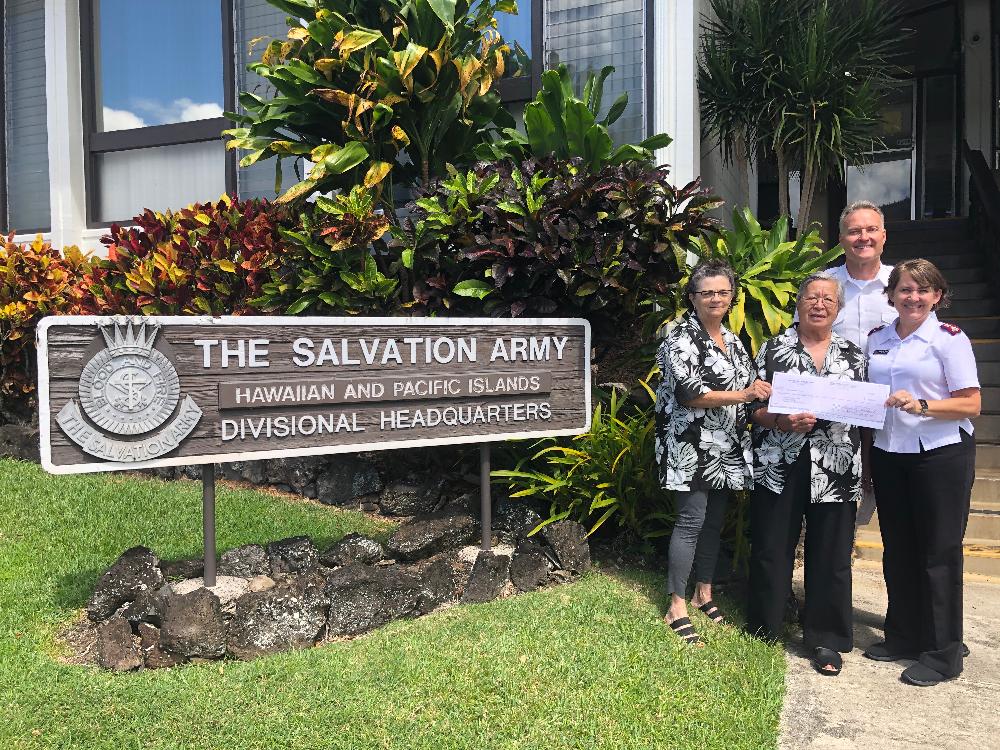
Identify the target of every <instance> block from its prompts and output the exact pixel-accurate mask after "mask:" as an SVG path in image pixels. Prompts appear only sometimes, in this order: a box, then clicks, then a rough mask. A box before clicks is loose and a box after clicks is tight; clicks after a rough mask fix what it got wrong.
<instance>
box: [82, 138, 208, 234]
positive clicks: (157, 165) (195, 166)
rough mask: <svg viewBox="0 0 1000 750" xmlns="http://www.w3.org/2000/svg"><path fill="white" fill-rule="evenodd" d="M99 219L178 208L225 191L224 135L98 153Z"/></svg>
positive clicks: (96, 162) (96, 164) (104, 220)
mask: <svg viewBox="0 0 1000 750" xmlns="http://www.w3.org/2000/svg"><path fill="white" fill-rule="evenodd" d="M94 166H95V168H96V170H97V174H98V176H99V177H98V186H99V187H98V204H97V216H96V217H95V218H96V220H97V221H100V222H108V221H126V220H128V219H130V218H131V217H133V216H136V215H137V214H140V213H142V211H143V209H146V208H151V209H153V210H154V211H164V210H166V209H168V208H169V209H174V210H176V209H179V208H183V207H184V206H187V205H189V204H191V203H194V202H196V201H214V200H217V199H218V198H219V196H220V195H222V194H223V193H224V192H226V155H225V146H224V144H223V143H222V141H204V142H202V143H184V144H181V145H179V146H158V147H156V148H141V149H134V150H132V151H112V152H109V153H106V154H97V155H96V156H95V157H94Z"/></svg>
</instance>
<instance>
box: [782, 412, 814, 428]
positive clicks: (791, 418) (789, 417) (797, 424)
mask: <svg viewBox="0 0 1000 750" xmlns="http://www.w3.org/2000/svg"><path fill="white" fill-rule="evenodd" d="M774 424H775V426H776V427H777V428H778V429H779V430H784V431H785V432H809V431H810V430H811V429H812V428H813V427H815V426H816V415H815V414H810V413H809V412H807V411H803V412H800V413H798V414H779V415H778V417H777V419H775V421H774Z"/></svg>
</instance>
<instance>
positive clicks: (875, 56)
mask: <svg viewBox="0 0 1000 750" xmlns="http://www.w3.org/2000/svg"><path fill="white" fill-rule="evenodd" d="M710 4H711V8H712V11H713V14H714V18H705V19H704V20H703V23H702V29H703V38H702V45H701V56H700V59H699V70H698V87H699V92H700V95H701V110H702V119H703V121H704V123H705V125H706V128H707V130H708V132H709V133H711V134H713V135H714V137H715V138H716V139H717V140H718V141H719V144H720V146H721V147H722V153H723V157H724V159H725V160H726V161H727V163H733V162H734V161H736V163H737V164H739V163H742V164H743V168H744V169H745V164H746V162H747V161H748V160H749V159H750V157H751V155H753V154H755V153H758V150H759V149H761V148H764V149H770V150H772V151H773V153H774V155H775V158H776V160H777V165H778V186H779V187H778V205H779V210H780V212H781V214H782V215H787V214H788V213H789V198H788V177H789V171H790V170H791V169H798V170H799V172H800V175H801V183H800V184H801V199H800V202H799V213H798V217H797V223H796V225H797V226H798V227H799V228H800V229H802V228H804V227H805V226H806V224H807V223H808V217H809V211H810V208H811V207H812V201H813V196H814V195H815V191H816V186H817V185H818V184H820V183H822V182H824V181H825V180H826V178H827V177H829V176H830V175H831V174H836V175H839V176H841V177H843V172H844V164H845V163H846V162H851V163H853V164H863V163H865V162H866V161H868V160H869V159H870V154H871V151H872V150H873V147H875V146H876V145H877V144H878V138H877V135H876V126H877V124H878V121H879V107H880V106H881V103H882V100H883V97H884V95H885V93H886V92H887V91H888V90H889V89H890V88H891V87H892V86H894V85H895V79H894V73H896V72H897V68H896V67H895V66H893V65H892V63H891V60H892V57H893V55H894V49H895V45H896V43H897V42H898V40H899V28H898V24H897V23H896V17H897V16H896V9H895V6H894V5H892V4H891V3H889V2H886V0H832V1H831V0H710Z"/></svg>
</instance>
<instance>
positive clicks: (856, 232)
mask: <svg viewBox="0 0 1000 750" xmlns="http://www.w3.org/2000/svg"><path fill="white" fill-rule="evenodd" d="M881 231H882V227H851V228H850V229H848V230H847V231H846V232H845V234H846V235H847V236H848V237H860V236H861V233H862V232H868V234H878V233H879V232H881Z"/></svg>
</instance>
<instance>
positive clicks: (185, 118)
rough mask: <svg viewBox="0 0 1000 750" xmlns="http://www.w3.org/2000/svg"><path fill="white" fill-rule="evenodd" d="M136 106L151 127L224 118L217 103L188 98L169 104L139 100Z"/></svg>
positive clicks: (175, 100) (151, 100)
mask: <svg viewBox="0 0 1000 750" xmlns="http://www.w3.org/2000/svg"><path fill="white" fill-rule="evenodd" d="M134 106H135V108H136V109H137V110H139V111H140V112H142V113H143V114H144V115H146V117H147V119H148V120H149V121H150V124H151V125H165V124H167V123H172V122H191V121H192V120H207V119H210V118H213V117H222V107H220V106H219V105H218V104H217V103H216V102H196V101H192V100H191V99H189V98H188V97H186V96H185V97H181V98H180V99H174V100H173V101H172V102H169V103H166V102H160V101H156V100H155V99H138V100H136V101H135V104H134Z"/></svg>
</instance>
